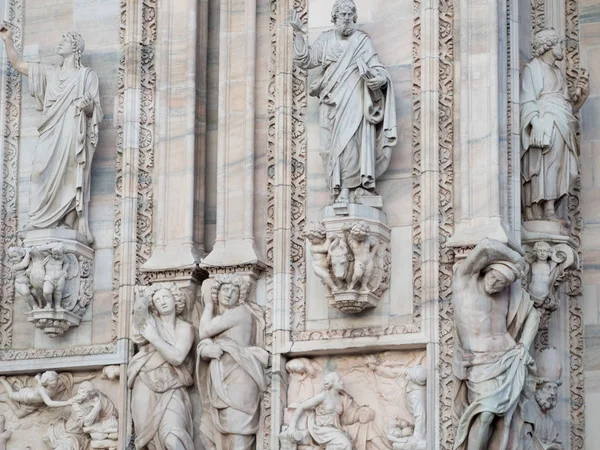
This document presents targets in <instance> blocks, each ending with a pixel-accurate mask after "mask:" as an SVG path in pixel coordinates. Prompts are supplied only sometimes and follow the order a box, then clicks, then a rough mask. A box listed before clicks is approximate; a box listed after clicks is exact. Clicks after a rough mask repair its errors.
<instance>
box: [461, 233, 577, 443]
mask: <svg viewBox="0 0 600 450" xmlns="http://www.w3.org/2000/svg"><path fill="white" fill-rule="evenodd" d="M566 248H568V249H569V250H570V248H569V247H568V246H566ZM534 250H535V252H536V253H537V258H536V260H535V261H534V262H533V265H532V269H531V271H530V273H531V280H530V283H529V284H530V285H533V288H534V291H535V292H538V293H541V294H544V295H545V294H547V293H548V292H549V291H548V289H549V287H551V286H552V285H553V284H554V282H555V280H556V278H555V275H556V273H555V272H553V271H554V270H555V269H556V268H557V267H558V266H559V265H560V264H565V261H567V260H568V257H566V256H564V257H560V261H561V262H560V263H556V262H549V257H550V249H549V248H548V246H547V245H537V248H535V247H534ZM570 251H571V252H573V251H572V250H570ZM572 262H573V261H572V260H571V263H572ZM526 273H527V263H526V261H525V259H524V258H523V257H522V256H521V255H520V254H519V253H517V252H516V251H514V250H512V249H510V248H509V247H508V246H507V245H505V244H502V243H500V242H498V241H495V240H492V239H484V240H483V241H481V242H480V243H479V244H478V245H477V246H476V247H475V248H474V249H473V250H472V251H471V253H470V254H469V255H468V256H467V258H466V259H465V260H464V261H463V262H462V263H460V264H458V265H457V266H456V268H455V271H454V277H453V292H455V295H454V296H453V301H454V323H455V348H454V361H453V373H454V376H455V382H456V395H455V400H454V413H455V416H456V419H457V421H458V427H457V431H456V437H455V442H454V449H455V450H479V449H493V450H512V449H514V450H517V449H521V448H522V445H523V444H522V440H523V432H522V427H523V417H525V420H526V421H527V420H529V421H530V424H531V425H532V426H531V428H530V433H531V436H532V437H531V439H530V440H534V441H536V442H537V441H544V442H545V443H546V444H548V445H550V444H552V446H542V447H539V446H535V445H537V444H534V443H531V444H528V445H532V447H528V448H532V449H536V450H537V449H547V448H553V449H555V450H556V449H560V448H561V447H560V445H559V444H558V443H556V442H555V440H556V437H557V436H556V435H554V436H552V437H550V436H549V434H552V433H553V431H552V432H551V431H548V430H547V429H546V428H545V427H548V426H550V425H549V423H550V422H551V417H550V416H549V414H548V411H549V410H550V409H551V408H552V407H553V406H554V404H555V402H556V391H557V388H558V385H559V383H560V373H561V370H560V364H559V362H558V358H557V357H556V353H555V351H554V350H546V351H545V352H542V354H541V355H540V357H539V358H538V367H537V371H536V364H535V361H534V359H533V358H532V357H531V355H530V349H531V346H532V343H533V341H534V339H535V336H536V334H537V332H538V326H539V323H540V317H541V314H540V312H538V310H537V309H536V308H535V304H536V300H538V298H536V297H533V296H531V295H530V294H529V292H527V291H526V290H521V293H520V294H521V295H520V296H519V297H518V298H513V297H514V296H512V297H511V296H510V295H509V294H508V292H507V291H506V288H507V287H508V286H509V285H511V284H512V283H513V282H515V281H517V280H518V279H521V278H523V277H524V276H525V275H526ZM538 303H539V302H538ZM542 304H543V302H542V303H540V306H542ZM530 376H532V377H534V378H535V379H536V380H537V384H538V386H537V390H536V393H535V400H536V402H537V406H536V405H535V404H534V403H533V400H529V402H530V403H531V404H530V405H529V406H527V404H528V402H527V401H526V400H527V388H526V381H527V379H528V377H530ZM545 402H547V403H545ZM523 405H525V406H526V408H527V411H524V408H523ZM536 408H537V409H536ZM527 415H529V416H530V418H529V419H528V418H527ZM531 417H532V418H531ZM538 422H539V423H538ZM549 441H551V442H549ZM546 444H544V445H546Z"/></svg>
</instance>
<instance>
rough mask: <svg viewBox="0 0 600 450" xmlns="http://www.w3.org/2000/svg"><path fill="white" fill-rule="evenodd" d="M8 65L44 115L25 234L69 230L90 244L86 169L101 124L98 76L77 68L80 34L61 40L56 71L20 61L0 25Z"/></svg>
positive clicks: (7, 32)
mask: <svg viewBox="0 0 600 450" xmlns="http://www.w3.org/2000/svg"><path fill="white" fill-rule="evenodd" d="M0 38H2V40H3V41H4V44H5V47H6V53H7V55H8V59H9V61H10V63H11V65H12V66H13V67H14V68H15V69H16V70H17V71H19V72H20V73H21V74H23V75H25V76H28V77H29V93H30V94H31V96H33V97H35V99H36V105H37V109H38V111H43V119H42V123H41V125H40V126H39V128H38V131H39V134H40V140H39V143H38V146H37V148H36V151H35V156H34V159H33V170H32V173H31V182H30V192H29V219H28V224H27V226H26V227H25V230H31V229H48V228H57V227H58V228H60V227H63V228H70V229H73V230H77V231H79V232H80V233H81V234H83V235H84V236H85V238H86V239H87V243H88V244H91V243H92V242H93V237H92V234H91V232H90V229H89V224H88V203H89V200H90V169H91V164H92V158H93V156H94V152H95V150H96V146H97V144H98V128H99V125H100V121H101V120H102V109H101V108H100V96H99V93H98V76H97V75H96V73H95V72H93V71H92V70H90V69H89V68H87V67H84V66H83V65H82V64H81V55H82V54H83V51H84V48H85V43H84V40H83V38H82V37H81V35H80V34H79V33H75V32H69V33H66V34H64V35H63V38H62V40H61V41H60V43H59V45H58V47H57V48H56V52H57V53H58V55H60V56H61V57H62V63H61V64H60V65H59V66H55V65H52V64H41V63H27V62H25V61H23V59H22V58H21V56H20V55H19V53H18V52H17V50H16V49H15V46H14V43H13V41H12V35H11V31H10V28H9V26H8V25H6V24H2V25H0Z"/></svg>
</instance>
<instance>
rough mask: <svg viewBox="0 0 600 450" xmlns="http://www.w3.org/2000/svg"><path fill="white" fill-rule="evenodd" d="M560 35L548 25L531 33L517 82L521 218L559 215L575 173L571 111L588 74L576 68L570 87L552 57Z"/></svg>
mask: <svg viewBox="0 0 600 450" xmlns="http://www.w3.org/2000/svg"><path fill="white" fill-rule="evenodd" d="M563 58H564V51H563V39H562V38H561V37H560V35H559V34H558V33H557V32H556V31H554V30H552V29H546V30H542V31H540V32H538V33H537V34H536V35H535V36H534V38H533V60H532V61H531V62H530V63H529V64H527V65H526V66H525V68H524V69H523V73H522V84H521V94H520V102H521V140H522V147H521V180H522V205H523V215H524V220H526V221H531V220H549V221H558V220H559V219H560V217H559V216H560V214H559V211H558V210H559V206H560V203H561V202H562V200H563V199H564V198H566V197H567V196H568V194H569V192H570V191H571V189H572V187H573V183H574V182H575V180H576V179H577V176H578V172H579V169H578V157H579V144H578V140H577V131H578V126H579V123H578V119H577V117H576V114H577V113H578V111H579V109H580V108H581V107H582V106H583V104H584V102H585V101H586V99H587V97H588V95H589V76H588V73H587V71H585V70H581V72H580V74H579V77H578V78H577V80H576V81H575V82H574V86H573V88H572V90H571V91H569V87H568V85H567V82H566V80H565V77H564V75H563V73H562V70H561V68H560V67H559V66H558V64H557V62H559V61H562V60H563Z"/></svg>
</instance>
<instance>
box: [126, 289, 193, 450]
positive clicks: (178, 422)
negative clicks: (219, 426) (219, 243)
mask: <svg viewBox="0 0 600 450" xmlns="http://www.w3.org/2000/svg"><path fill="white" fill-rule="evenodd" d="M184 308H185V302H184V298H183V294H182V292H181V291H180V290H179V288H178V287H177V285H175V284H174V283H157V284H153V285H152V286H148V287H146V288H144V289H139V290H138V291H137V296H136V306H135V309H134V320H133V327H132V328H133V330H132V340H133V342H135V343H136V344H137V345H138V346H139V352H138V353H137V354H135V356H134V357H133V358H132V359H131V362H130V363H129V367H128V369H127V383H128V386H129V389H131V414H132V418H133V424H134V426H135V433H136V438H135V448H136V449H148V450H154V449H157V450H158V449H165V450H181V449H185V450H192V449H193V448H194V443H193V434H194V431H193V430H194V424H193V419H192V405H191V401H190V397H189V393H188V391H187V388H188V387H189V386H191V385H193V384H194V378H193V360H192V359H191V358H190V357H189V356H190V350H191V349H192V345H193V344H194V339H195V332H194V328H193V327H192V326H191V325H190V324H189V323H187V322H186V321H184V320H183V319H181V318H180V317H178V316H179V315H180V314H181V313H182V312H183V310H184Z"/></svg>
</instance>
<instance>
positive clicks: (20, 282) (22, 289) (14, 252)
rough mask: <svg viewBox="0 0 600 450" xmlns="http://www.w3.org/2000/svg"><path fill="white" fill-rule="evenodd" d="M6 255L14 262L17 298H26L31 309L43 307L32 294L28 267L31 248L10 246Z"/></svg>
mask: <svg viewBox="0 0 600 450" xmlns="http://www.w3.org/2000/svg"><path fill="white" fill-rule="evenodd" d="M6 256H8V261H9V262H10V263H11V264H12V269H13V277H14V279H15V298H21V299H23V300H25V303H27V306H28V307H29V310H30V311H32V310H34V309H36V308H41V306H42V305H41V304H39V303H38V302H37V301H36V299H35V298H34V297H33V295H32V294H31V282H30V281H29V276H28V275H27V269H28V268H29V263H30V262H31V254H30V253H29V249H28V248H24V247H10V248H9V249H8V252H7V253H6Z"/></svg>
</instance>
